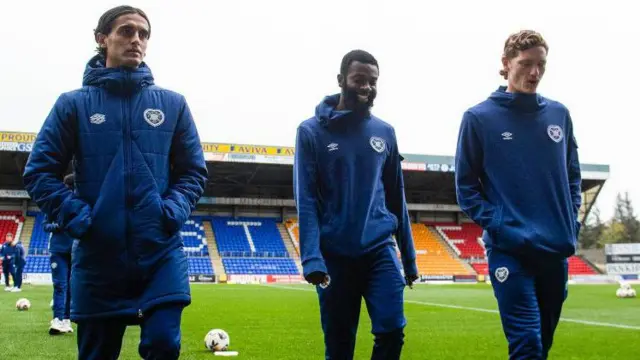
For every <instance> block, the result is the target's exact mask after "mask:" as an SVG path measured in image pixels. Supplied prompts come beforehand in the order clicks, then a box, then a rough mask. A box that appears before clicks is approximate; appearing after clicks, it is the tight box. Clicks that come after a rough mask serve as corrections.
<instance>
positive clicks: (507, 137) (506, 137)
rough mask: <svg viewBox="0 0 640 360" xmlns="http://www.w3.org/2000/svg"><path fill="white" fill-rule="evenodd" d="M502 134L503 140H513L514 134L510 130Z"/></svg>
mask: <svg viewBox="0 0 640 360" xmlns="http://www.w3.org/2000/svg"><path fill="white" fill-rule="evenodd" d="M500 135H502V140H513V134H512V133H510V132H508V131H505V132H503V133H502V134H500Z"/></svg>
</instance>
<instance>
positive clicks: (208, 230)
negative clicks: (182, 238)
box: [202, 221, 225, 276]
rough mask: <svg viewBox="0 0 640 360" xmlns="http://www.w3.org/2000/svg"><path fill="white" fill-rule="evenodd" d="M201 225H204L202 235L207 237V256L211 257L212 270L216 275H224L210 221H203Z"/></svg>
mask: <svg viewBox="0 0 640 360" xmlns="http://www.w3.org/2000/svg"><path fill="white" fill-rule="evenodd" d="M202 225H203V226H204V235H205V236H206V237H207V247H208V248H209V258H210V259H211V266H213V272H214V274H216V275H217V276H222V275H225V272H224V266H223V265H222V259H220V253H219V252H218V245H217V243H216V235H215V234H214V233H213V227H212V226H211V221H203V222H202Z"/></svg>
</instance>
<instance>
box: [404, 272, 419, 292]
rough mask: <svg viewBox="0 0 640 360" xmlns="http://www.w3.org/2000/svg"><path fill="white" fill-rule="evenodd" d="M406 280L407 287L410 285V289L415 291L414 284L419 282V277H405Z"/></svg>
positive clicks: (415, 275)
mask: <svg viewBox="0 0 640 360" xmlns="http://www.w3.org/2000/svg"><path fill="white" fill-rule="evenodd" d="M404 280H405V281H406V282H407V285H409V288H411V289H413V282H414V281H416V280H418V275H417V274H414V275H405V277H404Z"/></svg>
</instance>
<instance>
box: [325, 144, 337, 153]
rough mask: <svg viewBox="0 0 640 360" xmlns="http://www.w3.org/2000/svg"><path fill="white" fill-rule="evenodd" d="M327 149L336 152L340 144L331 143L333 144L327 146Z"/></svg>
mask: <svg viewBox="0 0 640 360" xmlns="http://www.w3.org/2000/svg"><path fill="white" fill-rule="evenodd" d="M327 149H329V151H336V150H338V144H336V143H331V144H329V145H327Z"/></svg>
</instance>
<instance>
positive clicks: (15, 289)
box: [11, 287, 22, 292]
mask: <svg viewBox="0 0 640 360" xmlns="http://www.w3.org/2000/svg"><path fill="white" fill-rule="evenodd" d="M11 292H22V289H20V288H17V287H14V288H13V289H11Z"/></svg>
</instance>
